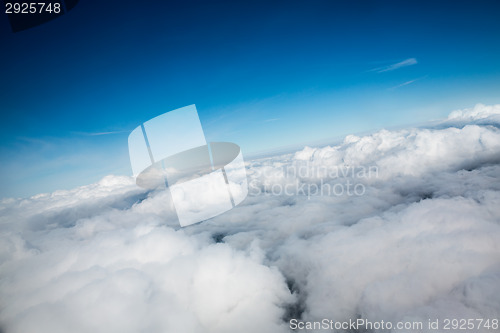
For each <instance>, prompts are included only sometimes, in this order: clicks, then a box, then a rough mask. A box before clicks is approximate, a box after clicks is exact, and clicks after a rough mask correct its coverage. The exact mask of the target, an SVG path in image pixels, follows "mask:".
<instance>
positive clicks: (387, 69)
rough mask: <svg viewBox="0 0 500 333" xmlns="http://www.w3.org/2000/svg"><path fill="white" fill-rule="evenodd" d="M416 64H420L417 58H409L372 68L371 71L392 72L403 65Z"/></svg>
mask: <svg viewBox="0 0 500 333" xmlns="http://www.w3.org/2000/svg"><path fill="white" fill-rule="evenodd" d="M416 64H418V61H417V59H415V58H409V59H406V60H403V61H400V62H397V63H395V64H391V65H388V66H384V67H377V68H374V69H371V70H370V72H377V73H384V72H391V71H394V70H396V69H400V68H403V67H408V66H412V65H416Z"/></svg>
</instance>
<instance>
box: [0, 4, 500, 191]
mask: <svg viewBox="0 0 500 333" xmlns="http://www.w3.org/2000/svg"><path fill="white" fill-rule="evenodd" d="M499 17H500V2H498V1H394V2H392V1H317V0H311V1H176V2H173V1H126V0H125V1H124V0H120V1H96V0H80V2H79V4H78V5H77V6H76V7H75V8H74V9H73V10H72V11H70V12H68V13H67V14H65V15H63V16H61V17H59V18H57V19H55V20H53V21H50V22H48V23H46V24H43V25H40V26H38V27H35V28H32V29H29V30H26V31H21V32H18V33H12V32H11V31H10V27H9V25H8V21H7V18H6V16H5V15H2V18H1V19H0V38H1V43H2V52H1V54H0V66H1V75H0V112H1V115H2V122H1V125H0V126H1V131H0V139H1V140H2V145H1V147H0V157H1V159H2V166H1V173H2V176H1V178H0V180H1V182H2V183H3V186H2V192H1V193H0V194H1V196H11V195H13V196H17V195H28V194H34V193H38V192H41V191H50V190H54V189H58V188H70V187H72V186H76V185H82V184H86V183H88V182H91V181H96V180H98V179H99V178H100V177H102V176H104V175H106V174H109V173H114V174H129V173H130V167H129V165H128V155H127V136H128V133H129V132H130V131H131V130H132V129H133V128H135V127H136V126H137V125H138V124H140V123H141V122H144V121H146V120H148V119H150V118H152V117H154V116H156V115H158V114H161V113H163V112H166V111H168V110H171V109H175V108H179V107H182V106H185V105H189V104H196V106H197V108H198V112H199V115H200V119H201V121H202V124H203V126H204V129H205V135H206V137H207V139H208V140H209V141H217V140H220V141H222V140H225V141H232V142H236V143H238V144H240V146H242V149H243V152H244V153H245V152H247V153H248V152H249V153H253V152H258V151H263V150H268V149H271V148H276V147H282V146H286V145H292V144H297V145H300V144H302V143H307V142H314V141H318V140H322V139H328V138H337V137H341V136H343V135H346V134H350V133H359V132H364V131H371V130H377V129H380V128H383V127H391V126H398V125H404V124H414V123H419V122H423V121H426V120H430V119H436V118H442V117H444V116H445V115H446V114H448V113H449V112H450V111H452V110H453V109H456V108H465V107H471V106H473V105H474V104H475V103H478V102H482V103H486V104H493V103H499V100H500V94H499V91H500V90H499V88H500V64H499V59H500V19H499ZM407 59H415V61H416V63H415V64H413V65H411V66H405V67H401V68H399V69H396V70H391V71H381V70H376V69H377V68H378V69H381V68H385V67H386V66H390V65H392V64H395V63H399V62H402V61H405V60H407ZM374 69H375V70H374ZM108 132H113V133H110V134H103V133H108Z"/></svg>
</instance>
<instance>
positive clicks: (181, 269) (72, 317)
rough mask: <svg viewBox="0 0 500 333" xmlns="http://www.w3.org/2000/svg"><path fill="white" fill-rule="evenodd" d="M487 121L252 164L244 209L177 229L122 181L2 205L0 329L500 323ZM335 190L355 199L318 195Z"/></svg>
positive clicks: (481, 117) (459, 121)
mask: <svg viewBox="0 0 500 333" xmlns="http://www.w3.org/2000/svg"><path fill="white" fill-rule="evenodd" d="M499 110H500V106H498V105H497V106H484V105H478V106H476V107H475V108H474V109H472V110H462V111H456V112H453V113H451V114H450V117H449V118H448V119H447V120H445V121H444V122H442V123H440V124H438V125H436V126H432V127H429V128H419V129H407V130H400V131H386V130H382V131H379V132H377V133H374V134H372V135H367V136H364V137H358V136H352V135H351V136H348V137H346V138H345V140H344V142H343V143H342V144H341V145H338V146H331V147H330V146H328V147H323V148H310V147H306V148H304V149H303V150H301V151H298V152H296V153H293V154H287V155H281V156H273V157H269V158H264V159H260V160H254V161H250V162H249V163H248V166H247V172H248V175H249V183H250V184H251V190H250V195H249V197H248V198H247V199H246V200H245V201H244V202H243V203H242V204H240V205H239V206H238V207H237V208H235V209H233V210H231V211H229V212H227V213H225V214H223V215H220V216H218V217H216V218H214V219H211V220H209V221H206V222H203V223H200V224H197V225H193V226H190V227H187V228H183V229H181V228H179V227H178V222H177V219H176V215H175V211H174V209H173V205H172V203H171V200H170V197H169V193H168V192H161V191H159V192H155V191H152V192H147V191H144V190H142V189H140V188H138V187H136V186H135V184H134V182H133V180H132V179H131V178H128V177H116V176H108V177H106V178H104V179H103V180H101V181H100V182H99V183H96V184H92V185H88V186H84V187H80V188H77V189H74V190H72V191H58V192H54V193H51V194H42V195H38V196H34V197H32V198H29V199H6V200H3V201H2V202H1V203H0V231H1V240H0V276H2V280H1V282H0V330H2V331H4V332H7V333H10V332H13V333H16V332H22V333H26V332H42V333H43V332H51V333H54V332H121V333H123V332H140V331H145V332H288V331H290V330H289V324H288V320H289V319H291V318H295V319H299V320H302V321H314V320H321V319H323V318H328V319H332V320H336V321H344V320H349V319H356V318H366V319H369V320H372V321H376V320H385V321H392V322H397V321H405V320H413V321H422V322H425V323H427V321H428V319H441V320H442V319H444V318H485V319H487V318H490V319H491V318H498V317H499V316H500V299H499V298H498V294H500V243H499V242H498V240H499V239H500V182H499V179H500V130H499V129H498V125H499V124H500V122H498V121H497V119H498V114H500V111H499ZM347 184H350V185H358V189H363V191H362V193H361V191H358V192H357V194H356V193H354V192H351V194H348V192H347V191H344V192H342V193H341V194H340V192H339V191H337V192H332V191H330V192H327V191H323V192H322V191H321V190H324V189H327V188H328V189H332V188H335V189H341V188H342V189H343V190H346V189H347V187H346V186H347ZM285 188H286V189H289V190H290V191H291V192H292V194H289V193H285V192H284V191H281V192H279V191H278V190H280V189H281V190H283V189H285ZM476 331H477V332H481V331H484V332H488V330H485V329H477V330H476ZM489 332H490V331H489Z"/></svg>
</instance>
